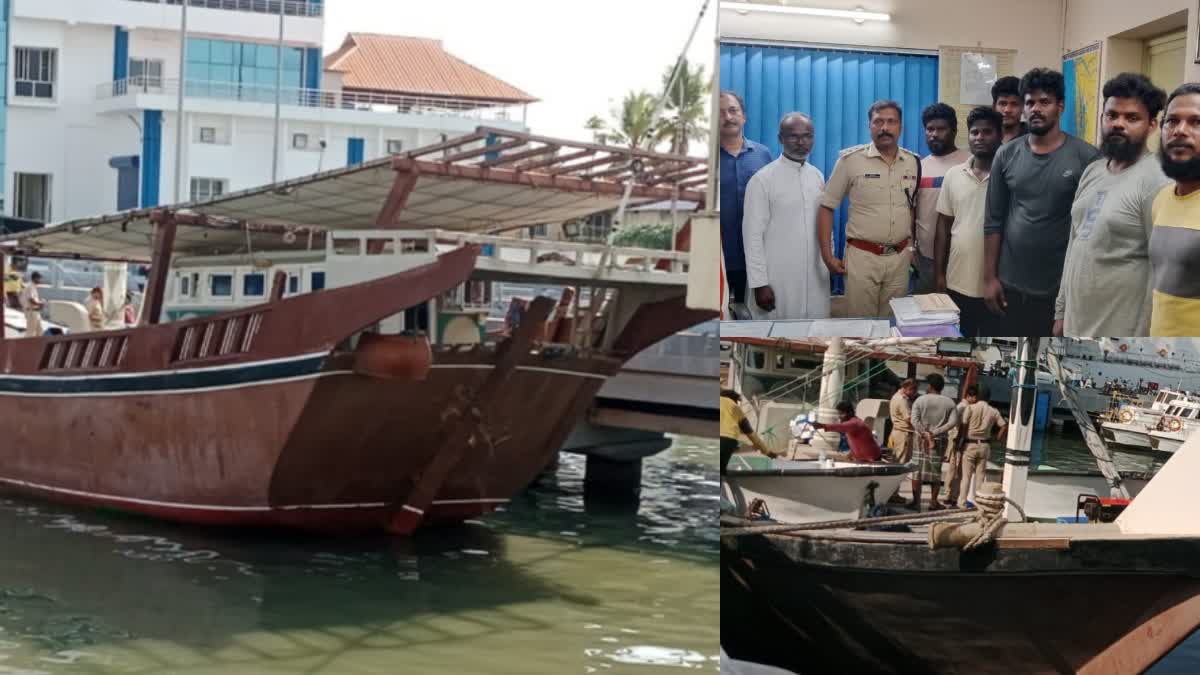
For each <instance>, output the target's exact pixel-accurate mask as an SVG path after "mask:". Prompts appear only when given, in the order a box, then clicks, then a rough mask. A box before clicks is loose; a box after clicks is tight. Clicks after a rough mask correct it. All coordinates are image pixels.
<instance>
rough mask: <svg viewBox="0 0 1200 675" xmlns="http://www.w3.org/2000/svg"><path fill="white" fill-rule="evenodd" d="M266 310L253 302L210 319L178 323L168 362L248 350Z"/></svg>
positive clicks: (221, 355)
mask: <svg viewBox="0 0 1200 675" xmlns="http://www.w3.org/2000/svg"><path fill="white" fill-rule="evenodd" d="M266 313H267V308H265V307H263V306H262V305H257V306H254V307H249V308H246V309H243V310H237V311H234V312H225V313H222V314H221V315H219V316H217V317H214V318H206V317H201V318H197V319H189V320H187V321H183V322H180V323H179V324H178V325H179V332H178V333H177V334H176V336H175V346H174V347H173V348H172V350H171V363H172V364H176V363H185V362H196V361H206V360H211V359H218V358H221V357H231V356H236V355H239V354H245V353H247V352H249V351H250V350H251V349H252V348H253V346H254V338H255V336H257V335H258V333H259V331H260V330H262V322H263V316H264V315H265V314H266Z"/></svg>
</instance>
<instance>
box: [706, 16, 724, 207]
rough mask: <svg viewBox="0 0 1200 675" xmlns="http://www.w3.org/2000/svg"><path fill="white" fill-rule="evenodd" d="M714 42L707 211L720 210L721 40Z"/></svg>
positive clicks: (709, 124) (709, 121)
mask: <svg viewBox="0 0 1200 675" xmlns="http://www.w3.org/2000/svg"><path fill="white" fill-rule="evenodd" d="M713 42H714V45H713V47H714V51H715V52H716V53H715V54H713V72H712V87H711V89H712V108H710V109H709V110H710V112H711V113H712V116H711V117H709V120H708V183H707V184H706V185H705V186H704V191H705V199H704V208H705V209H707V210H709V211H720V210H721V195H720V191H719V190H717V185H718V183H717V176H718V174H717V164H718V162H719V161H720V152H721V151H720V150H719V148H720V147H721V136H720V134H719V133H718V131H717V125H718V124H719V123H720V121H721V79H720V77H719V75H718V73H719V72H720V66H721V38H720V37H719V36H718V37H717V39H716V40H714V41H713Z"/></svg>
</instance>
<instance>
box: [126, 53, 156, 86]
mask: <svg viewBox="0 0 1200 675" xmlns="http://www.w3.org/2000/svg"><path fill="white" fill-rule="evenodd" d="M162 73H163V62H162V59H129V84H130V86H133V87H138V88H142V89H151V88H155V89H157V88H160V87H162Z"/></svg>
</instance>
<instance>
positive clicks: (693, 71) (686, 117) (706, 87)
mask: <svg viewBox="0 0 1200 675" xmlns="http://www.w3.org/2000/svg"><path fill="white" fill-rule="evenodd" d="M673 70H674V66H672V67H670V68H668V69H667V71H666V72H665V73H664V74H663V86H664V87H666V86H667V84H669V83H670V80H671V72H672V71H673ZM710 87H711V84H710V82H709V79H708V77H706V76H705V74H704V65H703V64H698V65H697V66H696V67H695V68H692V67H691V66H690V65H689V64H688V62H687V60H686V59H685V60H684V61H683V63H682V64H681V65H680V69H679V76H678V77H677V78H676V79H675V83H674V85H672V87H671V91H669V92H667V105H666V113H667V119H666V120H665V121H664V123H663V124H662V126H661V127H660V128H659V132H658V138H656V139H655V140H656V141H663V142H669V143H670V145H671V152H672V153H673V154H677V155H686V154H687V151H688V142H689V141H705V140H707V139H708V129H707V127H706V126H705V122H707V121H708V94H709V92H710V91H712V90H711V88H710Z"/></svg>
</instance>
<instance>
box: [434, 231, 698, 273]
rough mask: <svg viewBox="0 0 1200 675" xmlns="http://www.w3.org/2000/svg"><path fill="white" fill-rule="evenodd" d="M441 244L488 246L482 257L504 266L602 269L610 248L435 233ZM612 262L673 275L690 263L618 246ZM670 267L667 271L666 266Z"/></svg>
mask: <svg viewBox="0 0 1200 675" xmlns="http://www.w3.org/2000/svg"><path fill="white" fill-rule="evenodd" d="M434 232H435V234H436V237H437V241H438V243H439V244H453V245H456V246H462V245H464V244H479V245H481V246H486V247H487V248H485V249H484V250H483V253H482V254H481V256H480V257H490V258H494V259H496V260H500V261H502V262H509V263H517V264H528V265H555V266H560V267H561V266H563V265H566V266H570V267H582V268H594V269H599V268H600V265H601V261H602V260H603V258H604V254H605V253H606V252H608V251H609V248H608V247H607V246H605V245H604V244H580V243H576V242H567V241H554V240H547V239H516V238H513V237H503V236H497V235H488V234H471V233H467V232H451V231H448V230H435V231H434ZM611 256H612V257H611V260H612V261H613V262H614V263H615V265H616V266H617V267H620V268H623V269H630V268H636V269H638V270H640V271H643V272H655V271H670V272H672V273H683V272H685V271H686V265H687V264H688V260H689V259H690V258H689V256H690V254H689V253H688V252H687V251H666V250H662V249H650V248H633V247H622V246H616V247H613V248H612V249H611ZM663 265H666V267H667V270H663V269H662V266H663Z"/></svg>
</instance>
